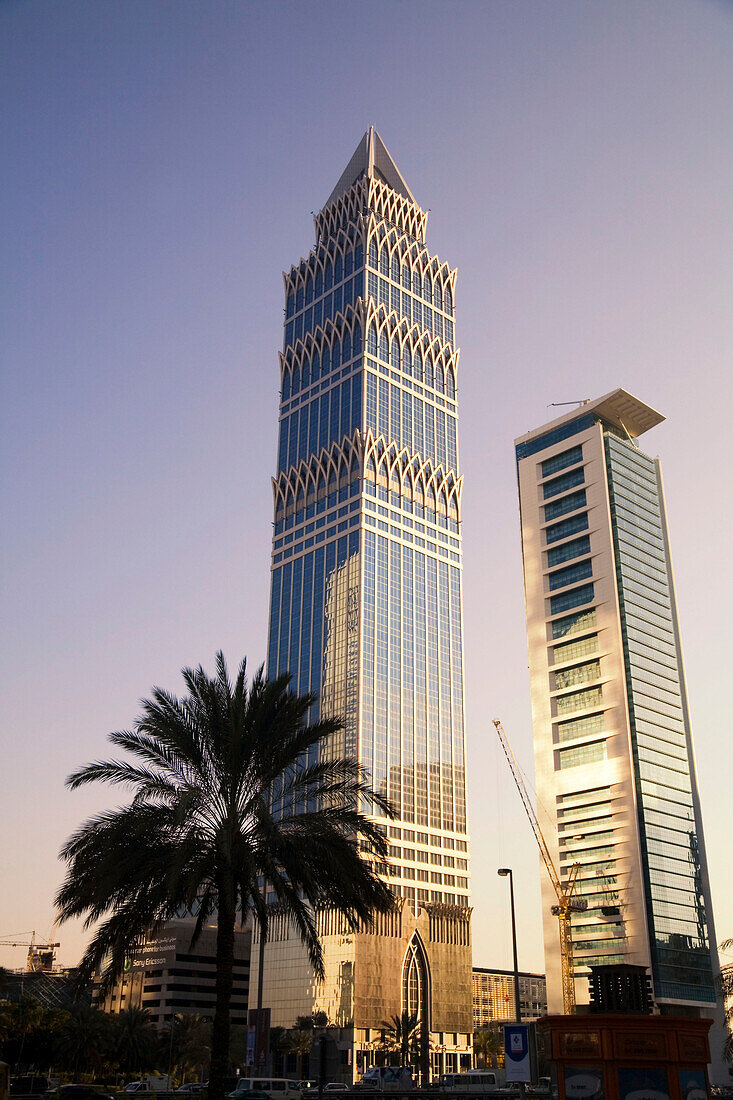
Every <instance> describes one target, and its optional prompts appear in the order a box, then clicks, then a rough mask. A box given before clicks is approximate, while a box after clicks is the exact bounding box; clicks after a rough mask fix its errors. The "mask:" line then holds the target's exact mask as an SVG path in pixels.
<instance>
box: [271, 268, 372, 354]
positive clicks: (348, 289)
mask: <svg viewBox="0 0 733 1100" xmlns="http://www.w3.org/2000/svg"><path fill="white" fill-rule="evenodd" d="M363 297H364V272H363V271H362V272H360V273H359V274H358V275H355V276H354V277H353V278H352V279H349V280H347V282H345V283H344V284H343V286H340V287H337V289H336V290H334V291H333V293H331V294H327V295H326V297H325V298H323V299H322V300H320V301H318V302H316V304H315V305H313V306H309V307H308V308H307V309H306V310H305V312H304V313H299V314H298V315H297V317H295V318H294V319H291V320H289V321H286V322H285V347H286V348H288V347H295V345H296V343H297V341H298V340H303V339H304V338H305V336H307V334H308V333H309V332H311V333H312V332H315V330H316V329H317V328H318V326H319V325H324V324H325V323H326V321H328V320H333V319H334V318H335V317H336V316H338V314H339V313H344V312H345V310H346V307H347V306H350V305H354V303H355V302H356V301H357V299H359V298H363Z"/></svg>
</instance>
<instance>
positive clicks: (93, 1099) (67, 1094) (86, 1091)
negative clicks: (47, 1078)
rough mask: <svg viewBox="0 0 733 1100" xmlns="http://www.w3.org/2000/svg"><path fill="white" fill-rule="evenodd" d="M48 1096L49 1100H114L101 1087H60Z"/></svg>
mask: <svg viewBox="0 0 733 1100" xmlns="http://www.w3.org/2000/svg"><path fill="white" fill-rule="evenodd" d="M46 1096H47V1097H48V1098H49V1100H114V1097H113V1096H112V1094H111V1093H109V1092H107V1090H106V1089H104V1088H102V1086H101V1085H75V1084H71V1085H59V1087H58V1088H57V1089H53V1090H52V1091H51V1092H47V1093H46Z"/></svg>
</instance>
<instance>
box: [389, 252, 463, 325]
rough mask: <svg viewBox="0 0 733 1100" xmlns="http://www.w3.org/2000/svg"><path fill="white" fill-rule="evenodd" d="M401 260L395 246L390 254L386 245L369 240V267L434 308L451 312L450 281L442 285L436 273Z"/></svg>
mask: <svg viewBox="0 0 733 1100" xmlns="http://www.w3.org/2000/svg"><path fill="white" fill-rule="evenodd" d="M405 259H406V257H405ZM402 261H403V257H401V256H400V254H399V251H398V248H397V247H395V248H394V249H393V250H392V254H391V255H390V253H389V251H388V249H387V247H386V245H382V246H381V248H380V247H379V245H378V244H377V242H376V241H375V240H373V239H372V241H370V244H369V266H370V267H372V268H374V270H375V271H379V274H380V275H382V276H383V277H384V278H385V279H392V281H393V282H395V283H397V284H399V285H400V286H402V287H404V288H405V290H411V291H412V293H413V294H415V295H416V296H417V297H421V298H423V299H424V300H425V301H426V302H427V303H428V304H432V305H434V306H435V307H436V309H444V310H445V312H446V313H452V312H453V291H452V289H451V286H450V283H448V282H446V283H445V286H444V285H443V283H442V282H441V280H440V279H439V278H438V277H437V273H436V277H435V278H434V277H433V276H431V274H430V271H425V272H424V273H423V272H422V271H421V269H420V266H418V265H417V264H416V266H414V267H412V268H410V266H409V265H408V264H407V263H403V262H402Z"/></svg>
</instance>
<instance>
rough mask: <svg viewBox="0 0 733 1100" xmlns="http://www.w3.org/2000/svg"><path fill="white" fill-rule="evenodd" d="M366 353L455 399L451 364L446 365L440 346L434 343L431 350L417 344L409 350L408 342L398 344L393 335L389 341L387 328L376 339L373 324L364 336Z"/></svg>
mask: <svg viewBox="0 0 733 1100" xmlns="http://www.w3.org/2000/svg"><path fill="white" fill-rule="evenodd" d="M367 351H368V353H369V355H371V356H372V358H374V359H380V360H381V361H382V363H385V364H387V365H389V366H390V367H392V369H393V370H401V371H402V372H403V374H407V375H409V376H410V377H411V378H416V379H417V380H418V382H423V383H424V384H425V385H426V386H431V387H433V388H434V389H436V390H437V391H438V393H445V394H446V396H447V397H449V398H450V399H451V400H455V396H456V377H455V373H454V370H453V366H452V364H451V363H448V364H445V362H444V359H445V358H446V357H445V356H444V355H443V354H442V352H443V349H442V347H441V346H440V345H439V344H438V343H437V342H436V343H435V344H434V345H433V347H432V350H431V348H428V347H425V345H423V347H422V348H421V347H420V346H419V345H418V346H416V347H412V346H411V343H410V341H409V340H408V339H404V340H403V342H402V343H401V342H400V340H399V337H398V335H397V333H396V332H395V333H394V335H393V337H392V338H391V339H390V334H389V332H388V330H387V326H386V325H384V326H383V327H382V331H381V332H380V334H379V337H377V328H376V325H374V324H373V323H372V324H371V325H370V326H369V332H368V335H367Z"/></svg>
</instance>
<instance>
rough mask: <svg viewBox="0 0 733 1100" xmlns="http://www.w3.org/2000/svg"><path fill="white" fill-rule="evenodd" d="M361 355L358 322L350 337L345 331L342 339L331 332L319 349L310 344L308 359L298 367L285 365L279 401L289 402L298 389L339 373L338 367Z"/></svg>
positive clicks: (348, 332)
mask: <svg viewBox="0 0 733 1100" xmlns="http://www.w3.org/2000/svg"><path fill="white" fill-rule="evenodd" d="M361 352H362V340H361V325H360V324H359V323H358V321H357V322H356V324H355V325H354V335H353V337H352V335H351V332H350V331H349V330H348V329H345V331H344V333H343V336H340V335H339V333H338V332H336V331H335V332H334V334H333V338H332V341H331V342H330V343H329V342H328V341H327V340H325V339H324V340H323V343H322V345H321V346H320V347H319V346H318V345H317V344H313V345H312V347H311V356H310V358H309V359H305V360H304V362H303V364H302V366H301V365H299V364H297V363H295V364H294V365H293V366H292V367H287V366H286V368H285V370H284V372H283V381H282V400H283V401H289V400H290V398H291V397H292V396H293V395H294V394H296V393H300V391H301V389H303V390H304V389H306V388H307V387H308V386H310V385H312V384H313V383H314V382H318V381H319V380H320V379H321V378H327V377H328V376H329V374H332V373H333V372H334V371H337V370H339V369H340V367H341V365H342V364H346V363H348V362H349V360H351V359H354V358H356V356H358V355H361Z"/></svg>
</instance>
